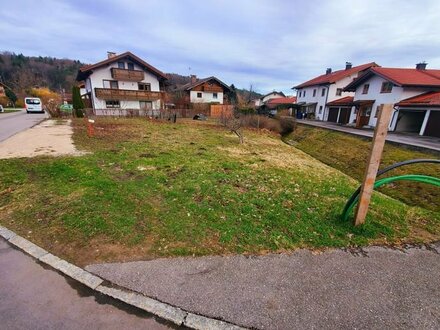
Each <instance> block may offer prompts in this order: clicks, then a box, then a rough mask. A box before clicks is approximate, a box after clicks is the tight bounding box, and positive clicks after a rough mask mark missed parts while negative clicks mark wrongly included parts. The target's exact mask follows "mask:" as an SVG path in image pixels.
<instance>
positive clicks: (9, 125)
mask: <svg viewBox="0 0 440 330" xmlns="http://www.w3.org/2000/svg"><path fill="white" fill-rule="evenodd" d="M45 118H47V114H45V113H29V114H27V113H26V111H25V110H22V111H18V112H11V113H1V114H0V142H1V141H3V140H6V139H7V138H9V137H11V136H12V135H14V134H17V133H19V132H21V131H24V130H26V129H28V128H30V127H32V126H34V125H36V124H38V123H39V122H41V121H42V120H43V119H45Z"/></svg>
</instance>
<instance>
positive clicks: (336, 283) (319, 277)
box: [86, 243, 440, 329]
mask: <svg viewBox="0 0 440 330" xmlns="http://www.w3.org/2000/svg"><path fill="white" fill-rule="evenodd" d="M439 252H440V244H438V243H437V245H432V246H430V248H429V249H428V248H426V247H418V248H408V249H405V250H403V251H399V250H394V249H387V248H381V247H370V248H366V249H364V250H361V251H355V252H353V251H351V252H350V251H344V250H332V251H327V252H325V253H322V254H318V255H315V254H313V253H312V252H310V251H307V250H299V251H297V252H294V253H292V254H289V255H288V254H272V255H265V256H256V257H246V256H227V257H221V256H214V257H202V258H174V259H158V260H153V261H140V262H128V263H115V264H100V265H90V266H88V267H87V268H86V269H87V270H89V271H91V272H93V273H95V274H96V275H99V276H101V277H102V278H105V279H107V280H109V281H111V282H112V283H114V284H117V285H120V286H123V287H126V288H129V289H132V290H135V291H138V292H141V293H143V294H145V295H147V296H149V297H153V298H156V299H158V300H160V301H163V302H166V303H169V304H172V305H175V306H178V307H181V308H183V309H185V310H188V311H192V312H194V313H198V314H201V315H205V316H209V317H213V318H217V319H222V320H225V321H228V322H231V323H234V324H237V325H240V326H244V327H253V328H258V329H336V328H337V329H341V328H342V329H384V328H392V329H439V328H440V254H439Z"/></svg>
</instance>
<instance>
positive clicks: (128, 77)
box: [112, 68, 144, 81]
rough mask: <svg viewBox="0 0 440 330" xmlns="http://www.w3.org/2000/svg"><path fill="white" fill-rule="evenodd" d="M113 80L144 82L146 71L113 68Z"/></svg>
mask: <svg viewBox="0 0 440 330" xmlns="http://www.w3.org/2000/svg"><path fill="white" fill-rule="evenodd" d="M112 78H113V79H115V80H125V81H142V80H144V71H140V70H127V69H119V68H112Z"/></svg>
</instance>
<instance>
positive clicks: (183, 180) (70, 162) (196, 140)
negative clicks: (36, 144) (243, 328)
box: [0, 118, 440, 265]
mask: <svg viewBox="0 0 440 330" xmlns="http://www.w3.org/2000/svg"><path fill="white" fill-rule="evenodd" d="M73 125H74V141H75V144H76V146H77V148H79V149H80V150H85V151H91V152H92V153H90V154H86V155H84V156H81V157H57V158H53V157H38V158H33V159H9V160H0V172H1V173H2V175H1V177H0V223H1V224H3V225H5V226H7V227H8V228H11V229H12V230H15V231H17V232H18V233H20V234H21V235H23V236H25V237H28V238H29V239H30V240H32V241H34V242H36V243H37V244H40V245H41V246H43V247H44V248H46V249H48V250H50V251H52V252H54V253H56V254H59V255H61V256H63V257H65V258H66V259H68V260H70V261H73V262H75V263H77V264H79V265H85V264H88V263H92V262H101V261H123V260H137V259H148V258H156V257H160V256H181V255H207V254H228V253H265V252H273V251H287V250H291V249H295V248H300V247H306V248H314V249H321V248H325V247H343V246H362V245H368V244H373V243H384V244H400V243H405V242H426V241H432V240H437V239H438V238H439V236H440V235H439V234H440V215H439V213H438V212H432V211H429V210H426V209H423V208H420V207H410V206H408V205H405V204H404V203H402V202H400V201H397V200H395V199H392V198H390V197H388V196H384V195H382V194H379V193H375V194H374V196H373V200H372V207H371V210H370V212H369V214H368V218H367V222H366V224H365V225H364V226H362V227H359V228H354V227H352V226H351V223H347V222H344V221H342V220H341V219H340V213H341V211H342V208H343V206H344V203H345V201H346V199H347V198H348V197H349V195H350V194H351V193H352V191H353V190H354V189H355V188H356V187H357V185H358V182H357V181H355V180H354V179H352V178H350V177H349V176H347V175H344V174H343V173H341V172H340V171H338V170H335V169H333V168H331V167H329V166H326V165H325V164H323V163H321V162H319V161H317V160H316V159H314V158H313V157H311V156H309V155H307V154H305V153H304V152H302V151H300V150H298V149H296V148H293V147H291V146H288V145H286V144H285V143H283V142H282V141H281V140H280V138H279V137H278V136H275V135H270V134H259V133H257V132H254V131H246V133H245V143H244V144H243V145H239V144H238V140H237V138H236V137H235V136H234V135H232V134H230V133H229V132H227V131H225V130H224V129H223V128H221V127H219V126H216V125H213V124H211V123H200V122H193V121H182V122H180V123H177V124H171V123H163V122H150V121H146V120H145V119H112V118H98V119H97V120H96V125H95V126H96V128H95V131H96V137H95V138H88V137H87V135H86V130H85V127H84V121H83V120H80V119H78V120H74V121H73Z"/></svg>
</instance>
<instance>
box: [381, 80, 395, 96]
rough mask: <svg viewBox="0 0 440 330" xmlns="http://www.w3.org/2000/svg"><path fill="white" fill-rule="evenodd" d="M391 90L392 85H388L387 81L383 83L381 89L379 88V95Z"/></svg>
mask: <svg viewBox="0 0 440 330" xmlns="http://www.w3.org/2000/svg"><path fill="white" fill-rule="evenodd" d="M392 89H393V83H390V82H388V81H384V82H383V83H382V87H381V88H380V92H381V93H391V91H392Z"/></svg>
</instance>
